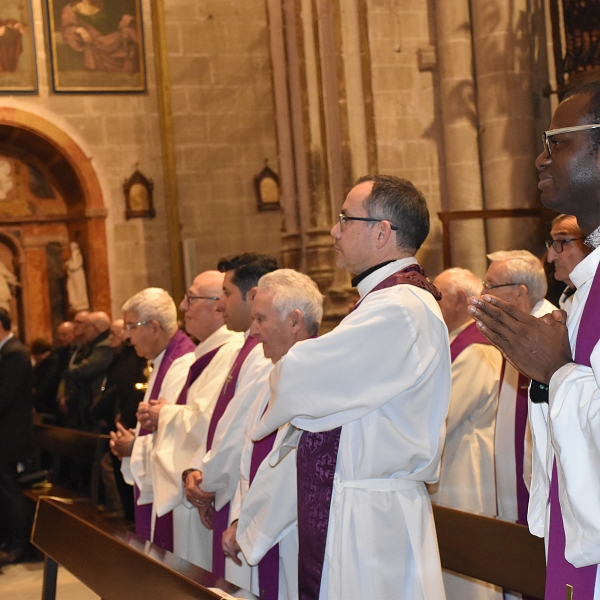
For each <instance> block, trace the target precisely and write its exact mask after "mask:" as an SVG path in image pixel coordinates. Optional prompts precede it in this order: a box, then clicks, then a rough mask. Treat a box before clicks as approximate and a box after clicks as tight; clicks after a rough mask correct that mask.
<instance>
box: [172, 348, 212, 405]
mask: <svg viewBox="0 0 600 600" xmlns="http://www.w3.org/2000/svg"><path fill="white" fill-rule="evenodd" d="M221 347H222V344H221V346H219V347H218V348H215V349H214V350H211V351H210V352H207V353H206V354H203V355H202V356H201V357H200V358H199V359H197V360H196V362H195V363H194V364H193V365H192V366H191V367H190V370H189V373H188V376H187V379H186V380H185V383H184V384H183V388H182V389H181V393H180V394H179V398H177V402H176V403H175V404H179V405H180V406H181V405H184V404H186V403H187V394H188V391H189V389H190V386H191V385H192V383H194V381H196V379H198V377H200V375H202V372H203V371H204V369H206V367H208V365H210V361H211V360H212V359H213V358H214V357H215V355H216V354H217V352H218V351H219V350H220V349H221Z"/></svg>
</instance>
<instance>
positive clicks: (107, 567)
mask: <svg viewBox="0 0 600 600" xmlns="http://www.w3.org/2000/svg"><path fill="white" fill-rule="evenodd" d="M31 541H32V543H33V544H34V545H35V546H36V547H37V548H39V550H41V551H42V552H43V553H44V554H45V555H46V559H45V565H44V588H43V591H42V600H54V598H55V593H56V574H57V567H58V565H59V564H60V565H62V566H64V567H65V568H66V569H67V570H68V571H70V572H71V573H72V574H73V575H74V576H75V577H77V578H78V579H79V580H80V581H82V582H83V583H84V584H85V585H86V586H87V587H88V588H90V589H91V590H92V591H93V592H95V593H96V594H98V595H99V596H100V597H101V598H102V599H103V600H122V599H123V598H127V600H138V599H139V600H153V599H156V600H165V599H166V598H168V600H191V599H192V598H193V599H196V600H198V599H200V600H205V599H206V600H214V599H215V598H221V597H222V596H221V595H219V594H218V593H215V592H212V591H211V590H209V589H208V588H214V587H218V588H220V589H222V590H224V591H225V592H227V593H228V594H231V595H234V594H236V593H238V592H240V591H242V590H240V588H238V587H236V586H234V585H233V584H231V583H229V582H227V581H225V580H224V579H220V578H218V577H217V576H216V575H213V574H212V573H209V572H208V571H204V570H203V569H200V568H199V567H196V566H195V565H192V564H191V563H188V562H187V561H185V560H183V559H181V558H178V557H177V556H175V555H174V554H171V553H170V552H167V551H165V550H163V549H162V548H159V547H158V546H155V545H154V544H151V543H150V542H147V541H145V540H143V539H142V538H140V537H138V536H137V535H135V534H134V533H131V532H128V531H124V530H123V529H121V528H119V527H118V526H115V525H113V524H111V522H110V520H109V519H106V518H104V517H101V516H100V515H99V514H98V513H97V512H96V511H94V510H93V509H92V508H91V507H90V506H86V505H81V504H68V503H67V502H65V501H61V500H58V499H51V498H41V499H40V501H39V502H38V506H37V511H36V517H35V523H34V527H33V532H32V535H31ZM242 597H243V598H250V599H256V596H254V595H253V594H250V593H249V592H245V591H244V592H243V596H242Z"/></svg>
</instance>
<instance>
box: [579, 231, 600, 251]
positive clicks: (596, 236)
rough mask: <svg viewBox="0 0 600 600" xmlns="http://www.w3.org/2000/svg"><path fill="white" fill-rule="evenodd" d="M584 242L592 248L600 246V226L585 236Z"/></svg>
mask: <svg viewBox="0 0 600 600" xmlns="http://www.w3.org/2000/svg"><path fill="white" fill-rule="evenodd" d="M583 243H584V244H585V245H586V246H587V247H588V248H591V249H592V250H595V249H596V248H598V246H600V227H597V228H596V229H594V231H592V233H590V235H588V236H587V237H586V238H585V240H584V241H583Z"/></svg>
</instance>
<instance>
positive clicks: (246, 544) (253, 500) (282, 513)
mask: <svg viewBox="0 0 600 600" xmlns="http://www.w3.org/2000/svg"><path fill="white" fill-rule="evenodd" d="M269 397H270V393H269V382H268V381H265V383H264V385H263V388H262V390H261V392H260V393H259V395H258V397H257V399H256V402H254V404H253V405H252V407H251V409H250V411H249V413H248V418H247V419H246V424H245V428H244V447H243V450H242V457H241V462H240V482H239V486H238V489H237V492H236V494H235V497H234V499H233V502H232V505H231V513H230V519H231V521H232V522H233V521H235V520H236V519H237V520H238V527H237V541H238V544H239V545H240V547H241V549H242V552H243V553H244V557H245V558H246V561H247V563H248V564H249V565H251V582H250V583H251V585H250V591H251V592H252V593H253V594H256V595H257V596H258V595H260V588H259V575H258V566H255V565H258V563H259V562H260V561H261V560H262V558H263V557H264V555H265V554H266V553H267V552H268V551H269V550H270V549H271V548H272V547H273V546H274V545H275V544H279V598H280V600H297V598H298V527H297V510H296V450H295V448H294V449H293V450H292V451H291V452H289V454H288V455H287V456H286V457H285V458H284V459H283V460H281V461H276V462H277V464H276V465H275V466H274V467H272V466H270V465H269V460H268V459H269V457H267V459H266V460H264V461H263V462H262V463H261V466H260V467H259V469H258V470H257V472H256V476H255V478H254V480H253V482H252V485H250V467H251V463H252V452H253V449H254V442H253V441H252V439H251V437H250V433H251V431H252V430H253V429H254V427H255V426H256V424H257V423H258V422H259V421H260V418H261V416H262V414H263V412H264V410H265V407H266V406H267V403H268V402H269ZM286 432H287V427H284V428H281V430H280V431H279V432H278V433H277V435H278V436H282V435H285V433H286ZM275 444H278V442H277V441H276V442H275ZM270 455H271V453H269V456H270Z"/></svg>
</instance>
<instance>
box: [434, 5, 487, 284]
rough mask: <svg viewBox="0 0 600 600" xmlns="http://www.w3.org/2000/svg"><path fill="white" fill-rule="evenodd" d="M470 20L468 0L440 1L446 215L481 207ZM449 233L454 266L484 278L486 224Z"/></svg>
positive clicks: (461, 225) (455, 227) (465, 224)
mask: <svg viewBox="0 0 600 600" xmlns="http://www.w3.org/2000/svg"><path fill="white" fill-rule="evenodd" d="M470 19H471V17H470V14H469V0H456V1H455V2H447V1H446V0H437V2H436V29H437V39H438V43H437V54H438V65H439V80H440V107H441V113H442V126H443V140H444V146H443V147H444V160H443V165H444V175H445V184H446V185H445V194H444V196H443V197H442V201H443V204H444V206H445V208H446V209H448V210H481V209H482V208H483V197H482V181H481V166H480V159H479V139H478V137H479V136H478V131H477V125H478V115H477V103H476V86H475V81H474V80H473V48H472V40H471V28H470ZM450 232H451V242H452V264H453V265H454V266H460V267H463V268H466V269H470V270H471V271H473V272H475V273H477V274H478V275H480V276H483V274H484V273H485V271H486V265H487V261H486V258H485V248H486V240H485V231H484V226H483V223H482V222H481V221H475V220H474V221H456V222H454V223H452V224H451V229H450Z"/></svg>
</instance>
